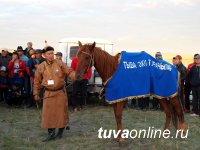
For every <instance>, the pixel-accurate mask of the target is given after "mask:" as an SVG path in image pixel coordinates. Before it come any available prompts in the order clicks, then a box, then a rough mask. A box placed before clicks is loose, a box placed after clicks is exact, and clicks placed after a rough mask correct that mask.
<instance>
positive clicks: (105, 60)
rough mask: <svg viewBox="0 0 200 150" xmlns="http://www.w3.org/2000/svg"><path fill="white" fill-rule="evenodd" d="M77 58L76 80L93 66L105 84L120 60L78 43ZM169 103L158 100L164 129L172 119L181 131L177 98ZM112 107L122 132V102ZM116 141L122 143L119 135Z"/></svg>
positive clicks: (181, 121)
mask: <svg viewBox="0 0 200 150" xmlns="http://www.w3.org/2000/svg"><path fill="white" fill-rule="evenodd" d="M77 56H78V59H79V61H78V68H77V73H76V77H77V79H81V78H82V76H83V74H84V73H86V72H87V70H88V69H89V68H90V67H92V66H93V65H94V67H95V68H96V70H97V72H98V73H99V75H100V76H101V78H102V81H103V83H106V81H107V80H108V79H109V78H110V77H112V75H113V74H114V72H115V70H116V69H117V66H118V64H119V59H120V54H117V55H116V56H111V55H110V54H108V53H107V52H105V51H103V50H101V49H100V48H97V47H95V42H94V43H93V44H92V45H89V44H86V45H82V44H81V42H79V51H78V55H77ZM177 82H178V81H177ZM169 101H170V102H168V101H167V100H163V99H159V102H160V104H161V106H162V107H163V109H164V112H165V114H166V121H165V126H164V129H168V128H169V125H170V120H171V118H172V119H173V124H174V126H175V128H176V129H178V120H179V129H180V130H182V131H183V130H184V113H183V110H182V107H181V105H180V103H179V100H178V96H175V97H173V98H169ZM112 105H113V108H114V114H115V120H116V123H117V129H118V130H121V131H122V130H123V126H122V111H123V108H124V101H121V102H117V103H114V104H112ZM170 105H172V106H170ZM174 109H175V110H174ZM177 117H178V119H177ZM118 139H119V142H122V141H123V139H122V138H121V135H119V137H118Z"/></svg>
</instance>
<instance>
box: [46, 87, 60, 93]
mask: <svg viewBox="0 0 200 150" xmlns="http://www.w3.org/2000/svg"><path fill="white" fill-rule="evenodd" d="M63 88H64V87H61V88H59V89H48V88H45V91H54V92H55V91H60V90H63Z"/></svg>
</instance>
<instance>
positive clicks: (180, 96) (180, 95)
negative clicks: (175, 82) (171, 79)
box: [179, 83, 185, 111]
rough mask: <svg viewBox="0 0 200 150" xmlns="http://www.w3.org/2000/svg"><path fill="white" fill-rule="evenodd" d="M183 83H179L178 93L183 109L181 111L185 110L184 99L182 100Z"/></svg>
mask: <svg viewBox="0 0 200 150" xmlns="http://www.w3.org/2000/svg"><path fill="white" fill-rule="evenodd" d="M184 97H185V96H184V84H183V83H181V86H180V93H179V101H180V104H181V107H182V109H183V111H184V110H185V100H184Z"/></svg>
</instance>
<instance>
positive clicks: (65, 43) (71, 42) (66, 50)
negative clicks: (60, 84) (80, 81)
mask: <svg viewBox="0 0 200 150" xmlns="http://www.w3.org/2000/svg"><path fill="white" fill-rule="evenodd" d="M78 41H80V42H81V43H82V44H83V45H84V44H92V43H94V42H96V47H100V48H101V49H102V50H105V51H107V52H108V53H109V54H111V55H113V43H112V42H110V41H107V40H103V39H92V38H64V39H61V40H60V41H59V45H58V46H59V47H58V51H59V52H62V53H63V62H65V63H66V64H67V65H68V66H71V62H72V59H73V58H74V57H75V56H76V54H77V51H78V49H79V46H78ZM68 83H70V81H68ZM101 86H102V79H101V78H100V77H99V75H98V73H97V71H96V70H95V69H94V67H93V68H92V77H91V79H90V80H89V92H90V93H96V92H99V90H100V88H99V87H101Z"/></svg>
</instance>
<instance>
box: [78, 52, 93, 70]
mask: <svg viewBox="0 0 200 150" xmlns="http://www.w3.org/2000/svg"><path fill="white" fill-rule="evenodd" d="M80 52H82V53H83V54H86V55H88V56H90V63H89V64H88V67H87V71H86V73H87V72H88V70H89V69H90V65H91V67H92V66H93V65H94V53H92V54H89V53H87V52H84V51H80Z"/></svg>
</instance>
